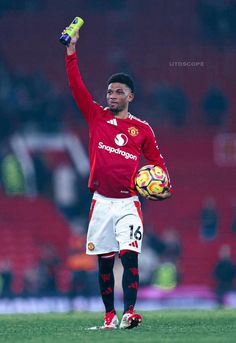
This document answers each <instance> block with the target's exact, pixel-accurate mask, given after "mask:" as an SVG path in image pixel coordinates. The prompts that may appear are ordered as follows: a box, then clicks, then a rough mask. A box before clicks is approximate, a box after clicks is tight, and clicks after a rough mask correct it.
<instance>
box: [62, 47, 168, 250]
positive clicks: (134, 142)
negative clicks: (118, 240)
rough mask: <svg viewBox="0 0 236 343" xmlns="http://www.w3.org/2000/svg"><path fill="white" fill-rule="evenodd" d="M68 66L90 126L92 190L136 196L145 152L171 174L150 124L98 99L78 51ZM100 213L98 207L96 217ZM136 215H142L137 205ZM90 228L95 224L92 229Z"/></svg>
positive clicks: (106, 194) (150, 161)
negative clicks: (86, 81)
mask: <svg viewBox="0 0 236 343" xmlns="http://www.w3.org/2000/svg"><path fill="white" fill-rule="evenodd" d="M66 67H67V74H68V79H69V85H70V88H71V90H72V94H73V96H74V98H75V101H76V103H77V105H78V107H79V108H80V110H81V112H82V113H83V115H84V117H85V119H86V121H87V122H88V125H89V132H90V148H89V154H90V178H89V189H90V190H91V191H92V192H96V193H97V194H99V195H102V196H104V197H108V198H118V199H119V198H120V199H123V198H130V197H133V196H136V195H137V191H136V190H135V187H134V176H135V174H136V172H137V170H138V168H139V163H140V158H141V155H142V154H143V155H144V157H145V158H146V160H147V164H154V165H158V166H160V167H161V168H162V169H163V170H164V171H165V172H166V173H167V175H168V171H167V168H166V165H165V162H164V159H163V157H162V155H161V154H160V151H159V148H158V145H157V142H156V138H155V135H154V133H153V130H152V129H151V127H150V126H149V124H148V123H147V122H145V121H142V120H140V119H138V118H136V117H134V116H133V115H131V114H129V116H128V118H126V119H120V118H116V117H115V116H114V114H113V113H112V112H111V111H110V110H109V108H103V107H102V106H100V105H99V104H97V103H96V102H94V101H93V98H92V96H91V94H90V93H89V91H88V89H87V88H86V86H85V84H84V83H83V80H82V78H81V74H80V71H79V67H78V60H77V55H76V53H74V54H73V55H70V56H68V55H67V56H66ZM169 186H170V184H169ZM95 207H96V205H95ZM96 212H97V211H95V209H94V210H93V216H95V215H96ZM105 215H106V214H105ZM133 215H135V216H137V215H138V214H137V210H136V208H135V206H134V213H133ZM130 218H131V217H130ZM94 220H95V219H94V218H93V221H92V222H93V226H94V228H95V229H94V230H100V228H99V227H98V225H97V227H96V223H94ZM104 220H105V219H104ZM95 222H96V221H95ZM90 224H91V221H90ZM130 225H131V224H130ZM90 228H91V225H90V226H89V231H90ZM136 229H137V228H136ZM127 230H129V225H128V227H127ZM90 238H91V240H90V242H88V243H93V241H92V237H90ZM93 244H94V243H93ZM94 245H95V244H94ZM87 248H88V246H87ZM107 250H108V251H104V252H109V251H111V250H109V248H108V249H107ZM138 250H139V249H137V251H138ZM97 251H98V250H97V248H96V246H95V248H94V249H93V251H91V250H90V252H91V253H94V254H97V253H98V252H97Z"/></svg>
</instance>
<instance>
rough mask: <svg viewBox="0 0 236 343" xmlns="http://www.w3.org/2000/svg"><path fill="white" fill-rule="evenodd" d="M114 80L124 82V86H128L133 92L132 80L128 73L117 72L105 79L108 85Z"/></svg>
mask: <svg viewBox="0 0 236 343" xmlns="http://www.w3.org/2000/svg"><path fill="white" fill-rule="evenodd" d="M114 82H119V83H123V84H125V85H126V86H128V87H129V88H130V90H131V92H132V93H134V81H133V79H132V77H131V76H129V75H128V74H125V73H117V74H113V75H111V76H110V77H109V79H108V81H107V85H108V86H109V84H110V83H114Z"/></svg>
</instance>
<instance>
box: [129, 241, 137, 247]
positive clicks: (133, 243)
mask: <svg viewBox="0 0 236 343" xmlns="http://www.w3.org/2000/svg"><path fill="white" fill-rule="evenodd" d="M129 246H130V247H135V248H138V242H137V241H134V242H132V243H130V244H129Z"/></svg>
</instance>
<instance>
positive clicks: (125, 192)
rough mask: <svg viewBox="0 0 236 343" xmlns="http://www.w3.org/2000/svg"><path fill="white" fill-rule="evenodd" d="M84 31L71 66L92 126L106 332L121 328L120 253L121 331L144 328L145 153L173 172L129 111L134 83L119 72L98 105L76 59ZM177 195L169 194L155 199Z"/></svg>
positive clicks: (92, 233)
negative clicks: (138, 177)
mask: <svg viewBox="0 0 236 343" xmlns="http://www.w3.org/2000/svg"><path fill="white" fill-rule="evenodd" d="M78 39H79V32H77V34H76V36H75V37H73V38H72V39H71V42H70V45H69V46H68V47H67V53H66V68H67V74H68V79H69V85H70V88H71V90H72V94H73V96H74V98H75V101H76V103H77V105H78V107H79V108H80V110H81V112H82V113H83V115H84V117H85V119H86V121H87V122H88V124H89V130H90V178H89V189H90V191H91V192H92V193H94V195H93V200H92V204H91V210H90V223H89V228H88V234H87V244H86V245H87V251H86V252H87V254H89V255H97V256H98V273H99V286H100V292H101V296H102V300H103V303H104V305H105V310H106V314H105V317H104V325H103V326H102V327H101V328H104V329H116V328H117V327H118V325H119V321H118V318H117V315H116V311H115V308H114V274H113V266H114V260H115V255H116V253H117V252H119V257H120V259H121V262H122V265H123V267H124V273H123V279H122V286H123V291H124V315H123V317H122V320H121V323H120V328H122V329H126V328H133V327H135V326H138V325H139V324H140V323H141V321H142V317H141V315H140V314H137V313H135V312H134V306H135V302H136V297H137V290H138V282H139V271H138V253H140V252H141V243H142V236H143V223H142V213H141V208H140V202H139V200H138V197H137V192H136V190H135V187H134V176H135V174H136V172H137V170H138V167H139V162H140V157H141V153H143V154H144V156H145V157H146V159H147V160H148V163H149V164H155V165H159V166H160V167H162V168H163V169H164V170H165V171H166V173H167V175H168V172H167V169H166V166H165V163H164V160H163V157H162V156H161V154H160V152H159V149H158V146H157V143H156V139H155V136H154V133H153V131H152V129H151V128H150V126H149V125H148V124H147V123H146V122H144V121H141V120H140V119H138V118H136V117H134V116H133V115H131V114H130V113H129V112H128V106H129V103H130V102H131V101H132V100H133V98H134V85H133V81H132V79H131V78H130V77H129V76H128V75H126V74H122V73H121V74H115V75H112V76H111V77H110V79H109V80H108V88H107V104H108V107H107V108H103V107H102V106H100V105H98V104H97V103H95V102H94V101H93V99H92V96H91V94H90V93H89V91H88V90H87V88H86V86H85V85H84V83H83V81H82V78H81V75H80V71H79V67H78V61H77V56H76V48H75V46H76V43H77V41H78ZM170 196H171V191H170V183H169V187H168V188H167V189H166V190H165V192H164V193H163V194H161V195H159V196H158V197H151V199H152V200H164V199H167V198H169V197H170Z"/></svg>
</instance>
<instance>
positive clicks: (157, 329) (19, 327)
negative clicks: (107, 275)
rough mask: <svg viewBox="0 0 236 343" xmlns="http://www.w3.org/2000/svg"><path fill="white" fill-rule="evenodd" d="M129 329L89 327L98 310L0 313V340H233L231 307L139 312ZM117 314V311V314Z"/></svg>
mask: <svg viewBox="0 0 236 343" xmlns="http://www.w3.org/2000/svg"><path fill="white" fill-rule="evenodd" d="M142 315H143V324H142V326H141V327H138V328H134V329H132V330H112V331H111V330H109V331H108V330H107V331H105V330H99V331H89V330H86V329H87V328H89V327H92V326H97V325H102V322H103V314H102V313H88V312H77V313H73V314H39V315H36V314H35V315H31V314H30V315H0V342H4V343H13V342H14V343H25V342H27V343H28V342H32V343H54V342H56V343H72V342H76V343H79V342H81V343H90V342H93V343H98V342H99V343H100V342H102V343H108V342H109V343H120V342H122V343H125V342H127V343H137V342H141V343H149V342H155V343H156V342H160V343H173V342H174V343H175V342H176V343H213V342H214V343H235V342H236V311H235V310H205V311H199V310H179V311H176V310H171V311H166V310H161V311H153V312H152V311H150V312H143V313H142ZM119 318H121V314H119Z"/></svg>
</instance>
